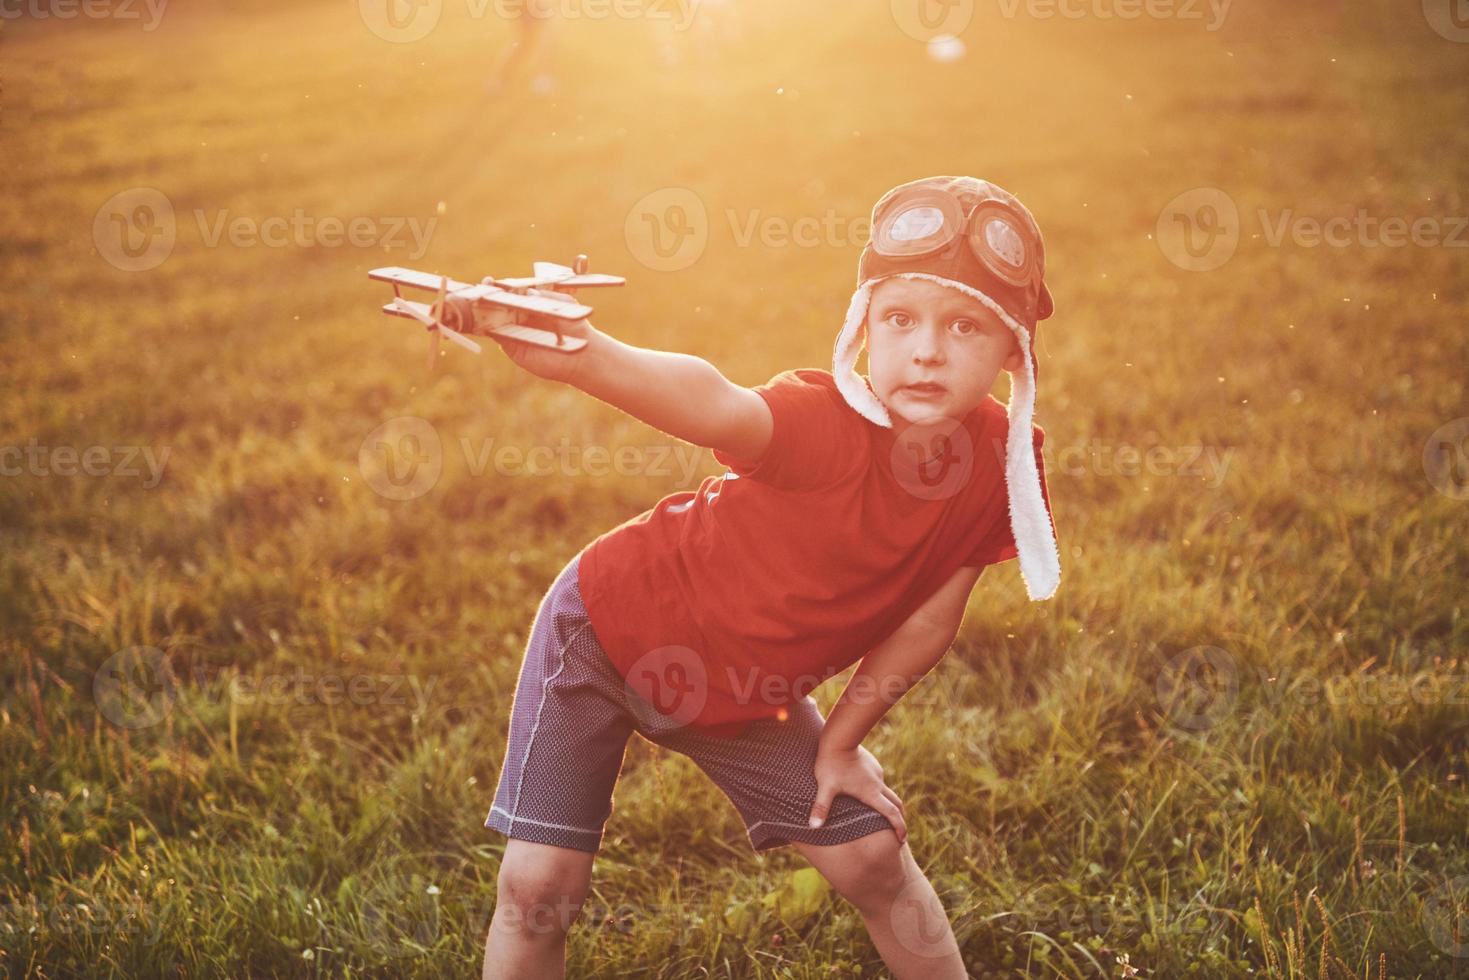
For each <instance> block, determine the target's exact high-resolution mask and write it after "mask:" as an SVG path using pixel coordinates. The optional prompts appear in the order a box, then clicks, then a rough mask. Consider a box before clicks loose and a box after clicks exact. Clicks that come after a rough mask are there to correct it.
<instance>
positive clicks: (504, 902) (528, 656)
mask: <svg viewBox="0 0 1469 980" xmlns="http://www.w3.org/2000/svg"><path fill="white" fill-rule="evenodd" d="M621 688H622V682H621V678H619V677H618V676H617V672H616V670H615V669H614V668H613V667H612V665H611V663H610V662H608V661H607V656H606V653H605V652H604V651H603V650H602V649H601V646H600V645H599V643H598V641H597V638H596V634H595V633H594V632H593V631H592V629H591V624H590V621H589V620H588V618H587V613H586V607H585V605H584V604H583V602H582V598H581V589H580V582H579V580H578V567H577V560H576V559H573V560H572V561H571V562H570V563H568V564H567V566H566V567H565V568H564V569H562V571H561V574H560V575H558V576H557V578H556V581H555V582H554V583H553V584H552V585H551V588H550V589H549V590H548V591H547V593H546V596H545V598H543V599H542V600H541V605H540V608H539V609H538V610H537V611H536V620H535V623H534V625H533V626H532V627H531V633H530V638H529V641H528V642H527V644H526V651H525V659H524V660H523V661H522V663H521V667H520V676H519V679H518V680H517V682H516V688H515V698H514V701H513V702H512V705H511V710H510V726H509V731H508V733H507V736H506V745H505V758H504V763H503V765H502V767H501V770H500V779H499V783H498V785H497V787H496V790H495V799H494V802H493V803H492V804H491V806H490V813H489V816H488V817H487V818H486V819H485V826H487V827H490V828H493V829H495V830H498V831H499V832H500V833H502V834H504V835H505V836H506V837H507V838H509V839H508V840H507V841H506V843H505V854H504V857H503V858H502V859H501V864H500V873H499V878H498V881H497V886H498V887H497V895H496V901H495V914H494V918H493V919H492V920H491V923H490V930H489V936H488V937H487V938H486V940H485V965H484V975H485V976H486V977H500V976H506V977H543V976H547V977H561V976H562V975H563V974H564V972H565V957H566V952H565V950H566V933H567V930H568V929H570V927H571V924H572V922H573V921H574V920H575V918H576V915H577V912H578V910H579V909H580V907H581V904H582V902H583V900H584V899H585V897H586V893H587V889H588V887H589V883H590V878H591V870H592V861H593V858H594V857H595V855H596V853H597V851H598V849H599V848H600V846H601V843H602V835H603V827H604V825H605V823H606V821H607V818H608V817H609V816H610V815H611V811H612V792H613V788H614V786H615V785H616V783H617V777H618V774H619V772H620V771H621V768H622V760H623V754H624V750H625V748H626V746H627V740H628V738H629V737H630V736H631V734H632V731H633V723H632V719H631V718H629V717H628V716H627V713H626V709H625V707H624V705H623V703H622V700H621Z"/></svg>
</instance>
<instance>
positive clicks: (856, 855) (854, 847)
mask: <svg viewBox="0 0 1469 980" xmlns="http://www.w3.org/2000/svg"><path fill="white" fill-rule="evenodd" d="M840 846H841V847H842V848H843V851H844V853H843V854H842V855H841V859H840V860H836V861H830V862H827V864H828V867H826V868H823V869H822V870H823V872H824V873H825V874H826V877H827V879H828V880H829V881H830V882H831V885H832V887H833V888H834V889H836V892H837V894H839V895H841V896H842V897H843V898H845V899H846V900H847V901H848V902H851V903H852V904H853V905H854V906H856V907H857V909H858V910H859V911H862V912H867V911H869V910H874V911H880V910H883V909H887V908H889V907H891V905H892V903H893V901H894V900H895V899H896V898H897V897H898V895H899V894H901V893H902V891H903V889H904V887H906V886H907V884H908V882H909V881H910V878H911V875H912V873H913V871H914V870H915V869H916V866H915V865H914V864H913V859H912V857H911V856H910V855H909V852H908V847H907V845H906V844H899V843H898V836H897V834H894V833H887V832H881V833H876V834H868V835H866V836H865V837H859V838H857V839H856V840H854V841H852V842H850V843H849V844H844V845H840Z"/></svg>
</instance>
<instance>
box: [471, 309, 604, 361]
mask: <svg viewBox="0 0 1469 980" xmlns="http://www.w3.org/2000/svg"><path fill="white" fill-rule="evenodd" d="M531 292H532V293H533V294H535V295H537V296H545V297H546V298H547V299H560V300H566V301H568V302H572V303H575V302H576V297H575V296H568V295H567V294H566V293H557V292H552V291H551V290H549V289H532V290H531ZM479 316H480V322H481V323H484V322H486V320H488V322H489V324H490V325H491V326H500V325H504V324H511V323H515V322H520V323H523V324H525V325H526V326H528V327H539V328H541V329H543V330H555V329H556V327H553V326H552V324H553V323H555V324H557V325H558V326H559V328H560V330H561V333H562V334H564V335H565V336H567V337H584V338H587V339H590V338H591V335H592V331H593V330H595V329H596V328H595V327H593V326H592V322H591V321H590V320H586V319H582V320H577V321H575V322H571V323H569V322H567V321H566V320H553V318H551V317H548V316H545V315H543V314H540V313H513V312H512V311H510V310H507V309H504V308H503V307H501V308H496V309H494V310H491V311H490V312H489V313H488V314H485V313H481V314H479ZM487 336H488V337H489V338H490V339H491V340H493V341H494V342H495V343H497V344H499V345H500V349H501V350H503V351H504V352H505V354H506V356H508V357H509V358H510V360H512V361H514V362H515V364H516V366H518V367H522V368H525V369H526V370H527V371H529V372H530V373H531V374H534V375H535V376H536V377H539V378H545V379H546V380H548V381H562V382H565V383H567V384H570V383H571V380H572V378H573V377H574V376H575V374H576V369H577V367H578V366H579V364H580V362H581V358H582V355H584V354H585V353H586V348H585V347H583V348H582V349H581V350H579V351H558V350H552V349H551V348H549V347H542V346H541V345H540V344H528V343H526V342H525V341H523V340H516V339H515V338H514V337H505V336H502V335H500V334H497V333H492V334H488V335H487Z"/></svg>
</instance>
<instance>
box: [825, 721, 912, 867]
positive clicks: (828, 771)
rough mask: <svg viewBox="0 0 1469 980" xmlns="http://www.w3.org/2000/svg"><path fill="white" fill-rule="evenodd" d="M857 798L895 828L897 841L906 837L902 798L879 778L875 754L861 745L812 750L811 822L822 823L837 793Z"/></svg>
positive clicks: (904, 839)
mask: <svg viewBox="0 0 1469 980" xmlns="http://www.w3.org/2000/svg"><path fill="white" fill-rule="evenodd" d="M839 793H845V794H846V795H847V796H850V797H853V798H854V799H857V800H861V801H862V802H863V803H866V804H867V805H868V806H870V807H872V808H873V809H874V810H876V811H877V812H878V813H881V814H882V815H883V816H885V817H887V818H888V823H890V824H892V825H893V830H895V831H897V834H898V843H899V844H902V843H903V842H904V841H906V840H907V839H908V824H907V823H906V822H905V821H904V820H903V801H902V800H900V799H898V794H897V793H894V792H893V791H892V790H890V789H888V787H887V784H886V783H884V782H883V781H882V766H881V765H880V764H879V763H878V761H877V757H876V756H874V755H873V754H872V753H871V752H869V751H867V750H866V749H864V748H863V747H862V746H860V745H859V746H857V747H856V748H855V749H823V750H820V751H818V752H817V753H816V803H815V804H814V805H813V806H812V807H811V825H812V826H813V827H819V826H821V825H822V824H823V823H825V822H826V815H827V813H828V812H829V811H830V810H831V804H832V801H833V800H835V799H836V798H837V794H839Z"/></svg>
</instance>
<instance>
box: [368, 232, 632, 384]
mask: <svg viewBox="0 0 1469 980" xmlns="http://www.w3.org/2000/svg"><path fill="white" fill-rule="evenodd" d="M587 269H588V261H587V257H586V256H585V255H578V256H577V257H576V261H575V262H573V263H572V265H571V267H569V268H568V267H567V266H564V265H558V264H557V263H555V262H536V263H535V264H534V270H535V274H534V275H531V276H526V277H523V278H519V279H495V278H492V277H489V276H486V277H485V278H484V279H483V280H481V281H480V282H479V283H478V284H477V285H476V284H472V283H467V282H460V281H459V280H457V279H450V278H449V277H448V276H444V275H434V274H432V273H428V272H417V271H415V270H413V269H403V268H399V267H398V266H388V267H385V268H382V269H373V270H372V271H371V272H369V273H368V274H367V276H368V278H369V279H376V280H377V281H379V282H386V283H391V284H392V286H393V301H392V302H391V303H388V304H386V305H384V306H383V312H384V313H389V314H392V315H393V316H401V317H407V318H409V319H411V320H417V321H418V322H419V323H422V324H423V325H424V327H425V328H426V329H427V330H428V331H429V350H428V367H429V370H430V371H432V370H433V368H434V364H435V363H437V361H438V357H439V342H440V339H441V338H442V339H448V340H451V341H453V342H454V343H456V344H458V345H459V346H460V347H463V348H465V349H466V350H471V351H473V352H474V353H476V354H478V353H479V352H480V345H479V344H477V343H475V342H474V341H472V340H470V339H469V337H468V336H466V334H481V335H485V334H499V335H500V336H503V337H512V338H514V339H515V340H522V341H525V342H526V343H528V344H539V345H541V346H542V347H550V348H553V349H554V350H559V351H563V352H565V353H568V354H569V353H573V352H575V351H578V350H581V349H582V348H583V347H585V346H586V345H587V342H586V340H585V338H582V337H567V336H565V335H564V334H562V333H561V330H560V327H559V323H558V321H562V320H565V321H568V322H572V323H574V322H576V321H577V320H583V319H585V318H586V317H588V316H590V315H591V313H592V308H591V307H590V306H586V305H585V304H582V303H577V302H574V301H569V300H565V299H556V298H553V297H550V296H533V295H531V294H530V291H531V290H532V289H540V288H543V287H549V288H551V289H552V290H554V291H557V292H564V293H566V294H568V295H571V294H572V290H576V289H586V288H588V287H592V286H621V285H623V284H625V283H626V282H627V280H626V279H624V278H623V277H622V276H609V275H603V274H600V273H591V272H588V271H587ZM403 286H410V287H412V288H414V289H426V290H431V291H437V292H438V298H437V299H436V300H434V302H433V303H431V304H430V303H415V302H413V301H411V300H407V299H404V298H403V294H402V292H401V289H402V287H403ZM517 313H537V314H540V315H542V316H545V317H548V318H549V319H550V320H551V329H550V330H544V329H541V328H539V327H531V326H527V325H525V324H523V323H516V322H515V314H517Z"/></svg>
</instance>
